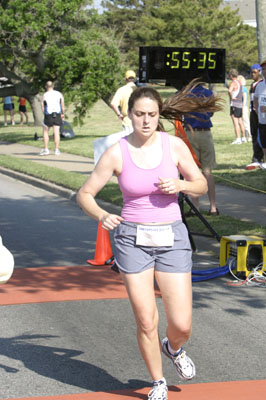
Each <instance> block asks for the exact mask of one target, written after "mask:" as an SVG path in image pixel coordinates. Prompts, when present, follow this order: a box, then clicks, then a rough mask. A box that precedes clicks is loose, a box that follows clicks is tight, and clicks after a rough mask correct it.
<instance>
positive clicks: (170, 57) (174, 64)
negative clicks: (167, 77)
mask: <svg viewBox="0 0 266 400" xmlns="http://www.w3.org/2000/svg"><path fill="white" fill-rule="evenodd" d="M216 56H217V54H216V52H206V51H200V52H199V53H198V54H197V55H193V53H192V52H191V51H183V52H182V51H172V52H169V53H166V61H165V65H166V66H167V67H169V68H171V69H179V68H182V69H190V68H191V67H193V68H194V67H195V66H196V68H197V69H206V68H207V69H215V68H216Z"/></svg>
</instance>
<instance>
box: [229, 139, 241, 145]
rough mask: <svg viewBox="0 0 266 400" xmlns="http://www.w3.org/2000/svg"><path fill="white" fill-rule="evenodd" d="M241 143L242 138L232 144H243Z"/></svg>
mask: <svg viewBox="0 0 266 400" xmlns="http://www.w3.org/2000/svg"><path fill="white" fill-rule="evenodd" d="M241 143H242V140H241V139H240V138H237V139H236V140H234V141H233V142H232V143H231V144H241Z"/></svg>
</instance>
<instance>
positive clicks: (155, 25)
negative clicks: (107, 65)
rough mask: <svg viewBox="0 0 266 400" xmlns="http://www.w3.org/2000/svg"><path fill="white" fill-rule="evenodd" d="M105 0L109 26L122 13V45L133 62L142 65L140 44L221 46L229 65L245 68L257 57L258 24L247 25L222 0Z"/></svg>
mask: <svg viewBox="0 0 266 400" xmlns="http://www.w3.org/2000/svg"><path fill="white" fill-rule="evenodd" d="M103 4H104V6H105V7H106V11H105V12H104V14H105V23H106V24H107V26H109V27H110V26H113V27H114V26H115V25H116V24H117V22H118V21H119V16H121V18H120V24H119V32H118V35H120V37H121V33H123V35H124V39H123V43H122V45H120V49H121V50H122V51H124V52H125V53H126V54H127V55H128V59H129V60H130V61H131V62H132V66H135V67H136V66H137V65H138V47H139V46H180V47H182V46H184V47H185V46H188V47H221V48H225V49H226V52H227V68H228V69H229V68H231V67H234V68H238V69H239V70H242V71H245V70H247V69H248V66H249V65H250V63H252V62H253V60H254V57H255V54H256V51H257V45H256V40H255V38H256V31H255V28H252V27H250V26H248V25H244V24H243V22H242V20H241V18H240V17H239V16H238V15H237V10H235V11H233V10H232V9H231V8H230V7H229V6H226V7H222V0H179V1H176V0H143V1H138V0H135V1H133V0H107V1H105V2H103ZM120 41H121V38H120ZM255 58H256V57H255Z"/></svg>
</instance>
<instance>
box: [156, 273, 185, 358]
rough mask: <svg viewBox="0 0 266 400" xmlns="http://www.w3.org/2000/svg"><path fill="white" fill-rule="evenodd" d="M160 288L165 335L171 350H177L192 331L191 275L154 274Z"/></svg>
mask: <svg viewBox="0 0 266 400" xmlns="http://www.w3.org/2000/svg"><path fill="white" fill-rule="evenodd" d="M155 277H156V281H157V284H158V286H159V288H160V292H161V295H162V299H163V303H164V308H165V312H166V318H167V322H168V326H167V330H166V335H167V337H168V340H169V343H170V346H171V348H172V349H173V350H178V349H179V348H180V347H181V346H182V345H183V344H184V343H185V342H186V341H187V340H188V339H189V337H190V334H191V330H192V283H191V273H168V272H156V273H155Z"/></svg>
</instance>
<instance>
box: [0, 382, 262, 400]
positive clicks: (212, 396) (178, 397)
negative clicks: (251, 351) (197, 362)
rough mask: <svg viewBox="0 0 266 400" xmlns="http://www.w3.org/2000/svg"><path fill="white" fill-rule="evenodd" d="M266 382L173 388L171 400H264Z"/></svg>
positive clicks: (70, 397) (69, 397)
mask: <svg viewBox="0 0 266 400" xmlns="http://www.w3.org/2000/svg"><path fill="white" fill-rule="evenodd" d="M149 390H150V388H144V389H131V390H121V391H115V392H93V393H82V394H66V395H61V396H45V397H24V398H16V399H14V398H13V399H12V400H132V399H142V400H146V399H147V394H148V392H149ZM265 393H266V381H242V382H241V381H240V382H217V383H198V384H189V385H180V386H178V387H177V386H170V387H169V392H168V399H169V400H264V399H265ZM2 400H8V399H2Z"/></svg>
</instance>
